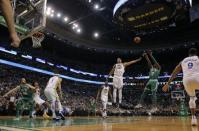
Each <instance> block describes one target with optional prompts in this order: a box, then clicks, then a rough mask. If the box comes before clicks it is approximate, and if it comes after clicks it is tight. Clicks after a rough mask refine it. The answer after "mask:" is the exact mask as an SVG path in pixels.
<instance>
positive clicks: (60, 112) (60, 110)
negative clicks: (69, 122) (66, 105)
mask: <svg viewBox="0 0 199 131" xmlns="http://www.w3.org/2000/svg"><path fill="white" fill-rule="evenodd" d="M56 103H57V106H58V107H57V109H58V115H59V116H60V117H61V119H62V120H65V117H64V115H63V113H62V111H63V107H62V105H61V102H60V100H59V98H58V99H57V101H56Z"/></svg>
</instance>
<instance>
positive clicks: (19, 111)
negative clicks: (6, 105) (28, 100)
mask: <svg viewBox="0 0 199 131" xmlns="http://www.w3.org/2000/svg"><path fill="white" fill-rule="evenodd" d="M23 106H24V101H23V99H22V98H20V99H18V100H17V102H16V120H19V119H20V115H21V114H22V109H23Z"/></svg>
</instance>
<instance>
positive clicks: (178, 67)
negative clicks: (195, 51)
mask: <svg viewBox="0 0 199 131" xmlns="http://www.w3.org/2000/svg"><path fill="white" fill-rule="evenodd" d="M181 71H182V66H181V63H180V64H178V65H177V66H176V68H175V69H174V70H173V72H172V74H171V77H170V78H169V81H168V82H167V84H166V85H164V87H163V88H162V90H163V91H164V92H166V91H167V90H168V88H169V84H170V83H171V82H172V81H173V80H174V79H175V78H176V76H177V74H178V73H180V72H181Z"/></svg>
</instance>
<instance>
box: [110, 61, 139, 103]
mask: <svg viewBox="0 0 199 131" xmlns="http://www.w3.org/2000/svg"><path fill="white" fill-rule="evenodd" d="M141 59H142V58H141V57H140V58H139V59H137V60H132V61H130V62H124V63H122V59H121V58H117V64H115V65H114V66H113V68H112V70H111V71H110V73H109V76H111V75H112V74H113V75H114V76H113V105H114V106H116V99H117V91H118V95H119V105H121V103H122V88H123V74H124V72H125V68H126V67H128V66H130V65H132V64H135V63H137V62H139V61H141Z"/></svg>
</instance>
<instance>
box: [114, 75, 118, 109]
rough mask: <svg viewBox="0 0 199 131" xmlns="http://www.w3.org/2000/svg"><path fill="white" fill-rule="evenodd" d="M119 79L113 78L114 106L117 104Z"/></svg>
mask: <svg viewBox="0 0 199 131" xmlns="http://www.w3.org/2000/svg"><path fill="white" fill-rule="evenodd" d="M117 87H118V78H116V77H113V106H116V103H117V89H118V88H117Z"/></svg>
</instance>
